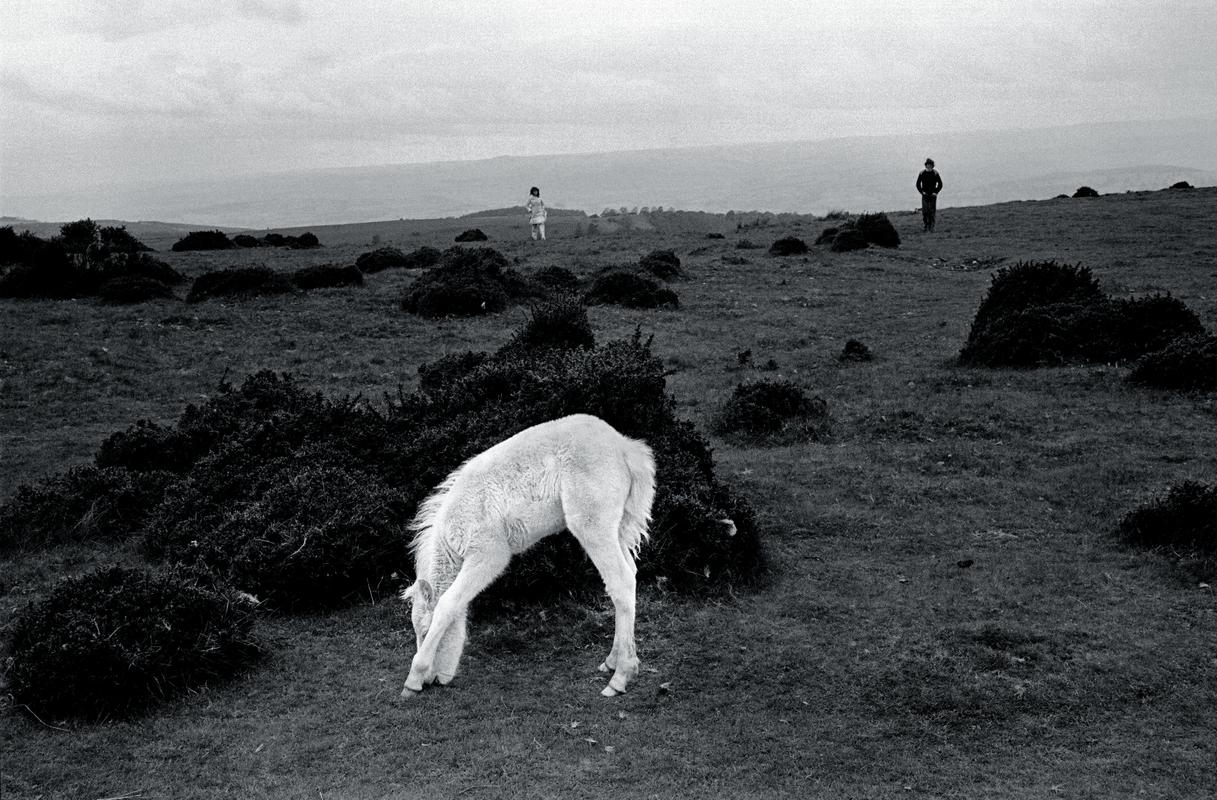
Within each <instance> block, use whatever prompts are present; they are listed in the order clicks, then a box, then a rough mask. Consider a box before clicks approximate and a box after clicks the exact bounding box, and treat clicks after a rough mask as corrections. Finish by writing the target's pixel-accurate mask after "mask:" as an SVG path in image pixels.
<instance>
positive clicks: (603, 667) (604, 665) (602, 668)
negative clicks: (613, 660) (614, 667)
mask: <svg viewBox="0 0 1217 800" xmlns="http://www.w3.org/2000/svg"><path fill="white" fill-rule="evenodd" d="M596 669H598V670H600V671H601V672H608V671H609V665H608V662H606V661H601V662H600V666H598V667H596Z"/></svg>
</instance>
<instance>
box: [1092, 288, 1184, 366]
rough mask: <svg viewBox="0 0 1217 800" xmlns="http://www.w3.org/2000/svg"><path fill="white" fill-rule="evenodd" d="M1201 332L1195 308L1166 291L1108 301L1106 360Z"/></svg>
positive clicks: (1140, 353) (1134, 356)
mask: <svg viewBox="0 0 1217 800" xmlns="http://www.w3.org/2000/svg"><path fill="white" fill-rule="evenodd" d="M1204 332H1205V330H1204V325H1203V324H1202V323H1201V322H1200V317H1198V316H1197V315H1196V312H1194V311H1192V310H1191V309H1190V308H1188V307H1187V306H1186V305H1184V303H1183V302H1182V301H1181V300H1178V299H1177V298H1174V297H1171V296H1170V295H1169V294H1167V295H1160V294H1154V295H1150V296H1149V297H1138V298H1133V299H1131V300H1117V301H1115V302H1113V303H1112V304H1111V331H1110V333H1109V334H1108V345H1107V350H1108V352H1107V359H1106V360H1108V361H1130V360H1133V359H1137V358H1140V357H1141V356H1143V355H1146V354H1147V353H1152V352H1155V351H1157V350H1161V349H1162V348H1163V347H1166V346H1167V345H1168V344H1170V343H1171V342H1172V341H1174V340H1175V339H1178V338H1180V337H1184V336H1198V335H1201V334H1203V333H1204Z"/></svg>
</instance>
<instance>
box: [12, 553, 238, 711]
mask: <svg viewBox="0 0 1217 800" xmlns="http://www.w3.org/2000/svg"><path fill="white" fill-rule="evenodd" d="M253 621H254V616H253V610H252V608H251V607H249V606H248V605H246V604H245V603H243V602H241V601H239V600H237V599H236V598H234V597H232V596H231V595H230V594H229V593H228V592H226V591H224V590H222V589H219V588H217V587H216V586H215V585H214V584H213V583H212V582H210V581H208V580H207V579H206V578H202V579H200V576H197V575H193V574H190V573H187V572H181V571H178V572H168V573H156V572H152V571H148V570H140V569H128V568H124V567H117V566H115V567H109V568H105V569H99V570H95V571H93V572H90V573H87V574H85V575H83V576H81V577H77V578H70V579H68V580H65V581H63V582H61V583H60V584H59V585H57V586H56V587H55V588H54V589H53V590H52V591H51V592H50V594H49V595H48V596H47V597H45V598H44V599H43V600H41V601H39V602H38V603H36V604H32V605H30V606H29V607H28V608H27V609H26V610H25V611H24V612H23V613H22V614H21V615H20V616H19V617H18V618H17V621H16V623H15V625H14V627H13V633H12V646H11V649H10V652H11V656H12V664H11V667H10V668H9V671H8V681H9V684H10V687H11V691H12V694H13V698H14V701H15V702H16V703H18V704H20V705H25V706H28V707H29V709H30V710H31V711H32V712H33V713H34V714H36V715H38V716H39V717H41V718H49V719H62V718H65V717H80V718H85V719H108V718H126V717H130V716H133V715H136V714H139V713H141V712H143V711H146V710H148V709H149V708H150V707H152V706H154V705H156V704H157V703H159V702H162V701H164V700H166V699H169V698H171V697H174V696H178V695H182V694H185V693H186V692H190V691H197V690H198V689H200V688H202V687H203V686H205V685H209V684H215V683H217V682H219V681H223V680H226V679H228V678H230V677H232V676H234V675H236V674H237V673H239V672H241V671H242V670H244V669H246V668H247V667H249V666H250V665H251V664H253V662H254V661H256V660H257V658H258V656H259V655H260V648H259V646H258V644H257V642H256V641H255V639H254V637H253V634H252V628H253Z"/></svg>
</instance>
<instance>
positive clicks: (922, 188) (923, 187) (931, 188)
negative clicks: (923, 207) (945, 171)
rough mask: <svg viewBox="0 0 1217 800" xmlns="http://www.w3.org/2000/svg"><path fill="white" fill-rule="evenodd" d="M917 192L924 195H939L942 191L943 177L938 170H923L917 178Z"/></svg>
mask: <svg viewBox="0 0 1217 800" xmlns="http://www.w3.org/2000/svg"><path fill="white" fill-rule="evenodd" d="M917 191H919V192H921V193H922V194H938V193H939V192H941V191H942V177H941V176H940V175H939V174H938V170H936V169H923V170H921V174H920V175H918V176H917Z"/></svg>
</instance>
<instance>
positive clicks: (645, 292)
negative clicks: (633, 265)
mask: <svg viewBox="0 0 1217 800" xmlns="http://www.w3.org/2000/svg"><path fill="white" fill-rule="evenodd" d="M584 299H585V300H586V302H587V303H588V304H589V305H606V304H609V305H619V306H626V307H628V308H679V307H680V299H679V298H678V297H677V296H676V292H674V291H672V290H671V289H668V288H666V287H664V286H660V285H659V283H658V282H656V281H654V280H652V279H651V278H648V277H646V276H645V275H638V274H636V273H633V272H622V271H612V272H606V273H604V274H602V275H598V276H596V278H595V280H593V281H592V285H591V288H590V289H588V291H587V294H586V295H585V296H584Z"/></svg>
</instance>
